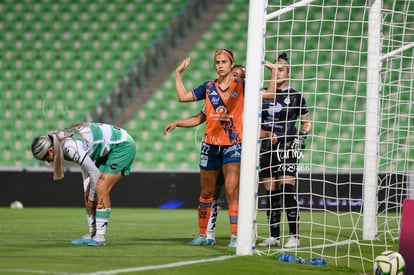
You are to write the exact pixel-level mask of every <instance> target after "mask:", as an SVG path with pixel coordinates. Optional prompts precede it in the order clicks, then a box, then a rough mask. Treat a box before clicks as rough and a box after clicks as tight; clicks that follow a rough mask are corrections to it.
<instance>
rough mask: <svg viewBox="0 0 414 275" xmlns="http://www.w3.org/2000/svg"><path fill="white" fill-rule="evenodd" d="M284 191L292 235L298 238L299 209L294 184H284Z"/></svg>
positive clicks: (282, 187) (282, 186)
mask: <svg viewBox="0 0 414 275" xmlns="http://www.w3.org/2000/svg"><path fill="white" fill-rule="evenodd" d="M281 189H282V190H283V191H284V194H283V195H284V200H285V209H286V215H287V220H288V222H289V231H290V234H291V235H294V236H297V234H298V227H299V207H298V201H297V200H296V195H295V187H294V186H293V185H292V184H282V185H281Z"/></svg>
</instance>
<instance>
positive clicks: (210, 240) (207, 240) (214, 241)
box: [206, 239, 216, 245]
mask: <svg viewBox="0 0 414 275" xmlns="http://www.w3.org/2000/svg"><path fill="white" fill-rule="evenodd" d="M215 244H216V240H215V239H206V245H215Z"/></svg>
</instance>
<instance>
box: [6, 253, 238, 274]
mask: <svg viewBox="0 0 414 275" xmlns="http://www.w3.org/2000/svg"><path fill="white" fill-rule="evenodd" d="M235 257H237V256H236V255H228V256H220V257H217V258H210V259H204V260H194V261H185V262H176V263H169V264H162V265H149V266H139V267H131V268H124V269H114V270H103V271H97V272H91V273H68V272H53V271H52V272H51V271H45V270H22V269H0V272H10V273H31V274H54V275H75V274H76V275H113V274H118V273H130V272H139V271H147V270H156V269H164V268H173V267H178V266H185V265H192V264H200V263H208V262H216V261H224V260H228V259H232V258H235Z"/></svg>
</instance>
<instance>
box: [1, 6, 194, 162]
mask: <svg viewBox="0 0 414 275" xmlns="http://www.w3.org/2000/svg"><path fill="white" fill-rule="evenodd" d="M186 3H187V0H173V1H168V3H163V4H160V3H159V2H158V1H144V0H135V1H125V0H122V1H114V2H111V3H107V2H102V1H99V2H90V1H76V2H74V1H69V0H59V1H53V2H50V1H46V0H42V1H34V0H32V1H31V0H29V1H11V0H7V1H2V2H1V3H0V11H1V13H2V15H4V16H2V23H1V24H0V32H1V33H2V41H1V43H0V51H1V52H2V60H1V61H0V69H1V70H2V73H1V74H0V88H1V89H2V92H1V93H0V100H1V102H2V106H1V107H2V108H1V110H2V112H1V113H0V120H1V121H2V124H3V123H4V125H5V127H6V129H10V130H9V131H10V132H11V133H12V136H13V138H10V139H8V138H6V137H5V138H4V139H3V140H2V142H1V143H2V145H4V146H6V147H7V148H13V150H12V151H11V156H10V157H9V153H7V154H6V155H7V156H6V157H4V154H3V156H0V166H17V167H24V166H32V165H34V162H33V157H32V156H31V154H30V142H31V140H32V138H33V137H34V136H36V135H39V134H44V133H46V132H47V131H49V130H53V129H57V128H60V127H64V126H65V125H69V124H72V123H75V122H78V121H79V119H81V118H82V117H84V116H85V114H86V113H87V111H88V109H89V108H90V107H91V106H94V105H95V104H96V102H97V100H98V99H100V98H101V97H102V96H103V95H105V94H106V93H107V92H108V90H109V89H110V88H111V87H112V86H114V83H116V81H117V78H118V77H119V76H121V75H122V74H124V72H125V71H126V70H127V69H128V68H129V67H130V66H131V65H132V64H134V62H135V60H137V59H138V58H139V57H140V55H141V54H142V53H143V52H144V50H145V49H146V48H147V47H148V46H149V45H150V44H151V42H152V41H153V40H154V39H155V38H156V37H157V35H158V33H160V32H161V31H162V30H163V29H164V28H165V27H166V26H168V24H169V21H170V19H171V18H173V17H174V16H175V15H176V14H177V13H178V12H179V11H180V10H181V9H182V7H183V6H184V5H185V4H186ZM3 129H4V128H3ZM27 129H30V131H31V132H30V134H28V133H27V132H25V131H27ZM6 132H7V131H6ZM4 146H3V147H2V148H4Z"/></svg>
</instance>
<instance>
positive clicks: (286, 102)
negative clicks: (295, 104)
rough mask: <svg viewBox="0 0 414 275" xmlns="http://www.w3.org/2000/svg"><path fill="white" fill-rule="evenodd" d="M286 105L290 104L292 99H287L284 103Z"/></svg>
mask: <svg viewBox="0 0 414 275" xmlns="http://www.w3.org/2000/svg"><path fill="white" fill-rule="evenodd" d="M283 102H284V103H285V104H286V105H289V104H290V98H289V97H286V98H285V100H284V101H283Z"/></svg>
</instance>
